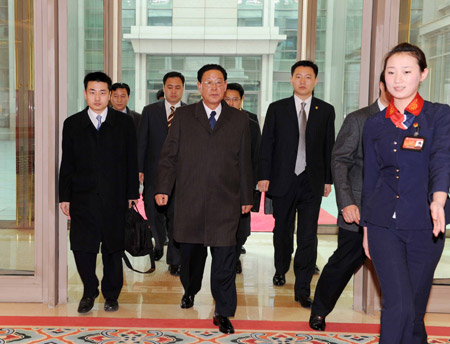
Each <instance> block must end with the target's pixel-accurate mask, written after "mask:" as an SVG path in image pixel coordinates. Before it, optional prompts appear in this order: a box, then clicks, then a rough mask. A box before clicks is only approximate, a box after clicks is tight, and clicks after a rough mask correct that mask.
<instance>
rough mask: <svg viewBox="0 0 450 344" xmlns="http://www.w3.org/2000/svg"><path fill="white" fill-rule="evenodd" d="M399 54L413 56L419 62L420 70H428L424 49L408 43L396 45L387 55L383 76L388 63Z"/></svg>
mask: <svg viewBox="0 0 450 344" xmlns="http://www.w3.org/2000/svg"><path fill="white" fill-rule="evenodd" d="M399 53H406V54H409V55H411V56H412V57H415V58H416V60H417V63H418V65H419V67H420V70H421V71H422V72H423V71H424V70H425V68H427V59H426V57H425V54H424V53H423V51H422V49H420V48H419V47H418V46H417V45H414V44H410V43H407V42H404V43H400V44H398V45H396V46H395V47H394V48H392V50H391V51H390V52H388V53H387V55H386V56H385V58H384V66H383V74H384V72H385V71H386V64H387V61H388V60H389V59H390V58H391V57H392V56H394V55H395V54H399Z"/></svg>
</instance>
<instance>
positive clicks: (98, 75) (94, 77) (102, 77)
mask: <svg viewBox="0 0 450 344" xmlns="http://www.w3.org/2000/svg"><path fill="white" fill-rule="evenodd" d="M89 81H97V82H106V83H107V84H108V90H110V91H111V85H112V81H111V78H110V77H109V76H108V75H106V74H105V73H103V72H92V73H88V74H86V76H85V77H84V80H83V83H84V89H85V90H87V85H88V83H89Z"/></svg>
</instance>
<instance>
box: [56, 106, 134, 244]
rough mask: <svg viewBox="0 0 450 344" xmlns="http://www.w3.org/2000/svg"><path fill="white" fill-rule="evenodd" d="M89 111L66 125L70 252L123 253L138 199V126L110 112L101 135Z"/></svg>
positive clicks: (62, 192)
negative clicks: (129, 213)
mask: <svg viewBox="0 0 450 344" xmlns="http://www.w3.org/2000/svg"><path fill="white" fill-rule="evenodd" d="M87 109H88V108H86V109H84V110H83V111H81V112H79V113H77V114H75V115H73V116H71V117H69V118H67V119H66V120H65V121H64V128H63V139H62V161H61V168H60V173H59V201H60V202H70V217H71V225H70V246H71V249H72V250H74V251H86V252H98V250H99V245H100V242H103V245H105V247H106V248H107V251H108V252H110V253H111V252H115V251H118V250H122V249H123V247H124V244H123V239H124V227H125V212H126V209H127V206H128V200H129V199H137V198H139V176H138V168H137V144H136V129H135V127H134V124H133V120H132V119H131V117H129V116H124V115H123V113H120V112H117V111H115V110H113V109H112V108H108V114H107V116H106V120H105V122H104V123H103V124H102V126H101V127H100V130H99V131H97V130H96V128H95V127H94V125H93V124H92V122H91V120H90V118H89V115H88V112H87Z"/></svg>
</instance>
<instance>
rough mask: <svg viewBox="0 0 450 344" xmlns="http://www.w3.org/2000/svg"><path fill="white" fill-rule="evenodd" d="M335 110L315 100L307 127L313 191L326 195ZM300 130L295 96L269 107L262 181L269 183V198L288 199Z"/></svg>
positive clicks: (265, 124) (265, 127) (309, 167)
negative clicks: (285, 197) (325, 188)
mask: <svg viewBox="0 0 450 344" xmlns="http://www.w3.org/2000/svg"><path fill="white" fill-rule="evenodd" d="M334 118H335V113H334V107H333V106H332V105H330V104H328V103H326V102H324V101H323V100H320V99H318V98H315V97H313V98H312V101H311V108H310V111H309V115H308V122H307V126H306V173H307V175H308V180H309V182H310V185H311V188H312V191H313V192H314V193H315V194H316V195H323V192H324V184H332V177H331V151H332V149H333V144H334ZM298 140H299V129H298V119H297V111H296V109H295V100H294V96H292V97H289V98H285V99H281V100H278V101H276V102H273V103H272V104H270V105H269V108H268V110H267V115H266V119H265V122H264V129H263V134H262V141H261V159H260V168H259V171H260V172H259V175H258V179H259V180H269V181H270V184H269V191H268V194H270V195H272V196H276V197H282V196H283V195H285V194H286V193H287V191H288V189H289V187H290V186H291V183H292V181H293V179H294V178H295V172H294V171H295V161H296V159H297V148H298Z"/></svg>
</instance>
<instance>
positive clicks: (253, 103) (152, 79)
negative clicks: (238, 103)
mask: <svg viewBox="0 0 450 344" xmlns="http://www.w3.org/2000/svg"><path fill="white" fill-rule="evenodd" d="M207 63H217V64H220V65H221V66H223V67H224V68H225V70H226V71H227V73H228V82H238V83H240V84H241V85H242V87H244V90H245V104H244V107H245V109H246V110H248V111H251V112H253V113H259V112H258V95H259V92H260V82H259V80H261V57H260V56H153V55H147V104H149V103H152V102H154V99H155V94H156V92H157V91H158V90H159V89H161V88H162V87H163V83H162V79H163V76H164V74H165V73H166V72H167V71H169V70H176V71H178V72H181V73H182V74H183V75H184V76H185V78H186V80H185V85H184V86H185V92H184V96H183V99H186V102H187V103H188V104H192V103H194V102H196V101H199V100H200V95H199V93H198V90H197V70H198V69H199V68H200V67H201V66H203V65H204V64H207Z"/></svg>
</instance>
